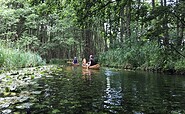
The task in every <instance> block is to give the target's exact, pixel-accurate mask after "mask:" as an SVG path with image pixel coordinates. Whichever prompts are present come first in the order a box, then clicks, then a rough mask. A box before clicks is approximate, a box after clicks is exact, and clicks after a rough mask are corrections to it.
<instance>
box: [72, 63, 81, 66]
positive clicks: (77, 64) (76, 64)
mask: <svg viewBox="0 0 185 114" xmlns="http://www.w3.org/2000/svg"><path fill="white" fill-rule="evenodd" d="M72 65H73V66H79V65H80V64H79V63H75V64H74V63H72Z"/></svg>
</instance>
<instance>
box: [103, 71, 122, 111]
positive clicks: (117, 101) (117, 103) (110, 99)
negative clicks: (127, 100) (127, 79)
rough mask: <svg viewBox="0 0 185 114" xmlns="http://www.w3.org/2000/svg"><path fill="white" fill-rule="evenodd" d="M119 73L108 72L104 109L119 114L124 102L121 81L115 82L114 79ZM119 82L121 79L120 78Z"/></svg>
mask: <svg viewBox="0 0 185 114" xmlns="http://www.w3.org/2000/svg"><path fill="white" fill-rule="evenodd" d="M116 74H117V73H115V72H113V71H109V70H106V71H105V76H106V89H105V90H104V91H105V95H104V108H105V110H108V111H109V112H111V113H118V111H119V110H120V108H121V102H122V93H121V92H122V88H121V83H120V82H119V81H115V80H114V79H112V78H113V76H114V75H116ZM118 80H119V78H118Z"/></svg>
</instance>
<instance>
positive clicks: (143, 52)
mask: <svg viewBox="0 0 185 114" xmlns="http://www.w3.org/2000/svg"><path fill="white" fill-rule="evenodd" d="M128 47H129V48H128ZM181 52H183V51H182V50H181ZM184 53H185V51H184V52H183V53H182V54H184ZM99 60H100V62H101V64H102V65H104V66H111V67H121V68H126V69H142V70H150V71H157V72H168V73H177V74H185V59H184V57H183V56H181V55H180V54H179V53H177V51H175V50H172V49H169V50H168V49H165V48H164V47H161V46H159V45H158V44H157V43H156V42H148V43H144V44H140V45H132V46H129V45H125V46H123V47H122V48H116V49H112V50H109V51H106V52H104V53H102V54H100V56H99Z"/></svg>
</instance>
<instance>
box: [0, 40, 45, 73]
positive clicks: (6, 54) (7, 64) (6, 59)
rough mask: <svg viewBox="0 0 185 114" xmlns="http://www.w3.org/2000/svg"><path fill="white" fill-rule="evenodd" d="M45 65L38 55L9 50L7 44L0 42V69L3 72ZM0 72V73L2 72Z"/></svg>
mask: <svg viewBox="0 0 185 114" xmlns="http://www.w3.org/2000/svg"><path fill="white" fill-rule="evenodd" d="M43 64H45V61H44V60H43V59H42V58H41V57H40V55H38V54H36V53H33V52H31V51H23V50H19V49H15V48H14V49H13V48H9V46H8V44H5V43H4V42H2V41H0V67H1V69H3V70H9V69H15V68H22V67H30V66H38V65H43ZM3 70H1V72H2V71H3Z"/></svg>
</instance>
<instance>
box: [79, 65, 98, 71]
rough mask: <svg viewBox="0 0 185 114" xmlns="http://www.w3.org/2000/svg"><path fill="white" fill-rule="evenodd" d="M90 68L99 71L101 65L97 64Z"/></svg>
mask: <svg viewBox="0 0 185 114" xmlns="http://www.w3.org/2000/svg"><path fill="white" fill-rule="evenodd" d="M82 68H87V66H82ZM88 68H89V69H95V70H98V69H100V65H99V64H96V65H93V66H89V67H88Z"/></svg>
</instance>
